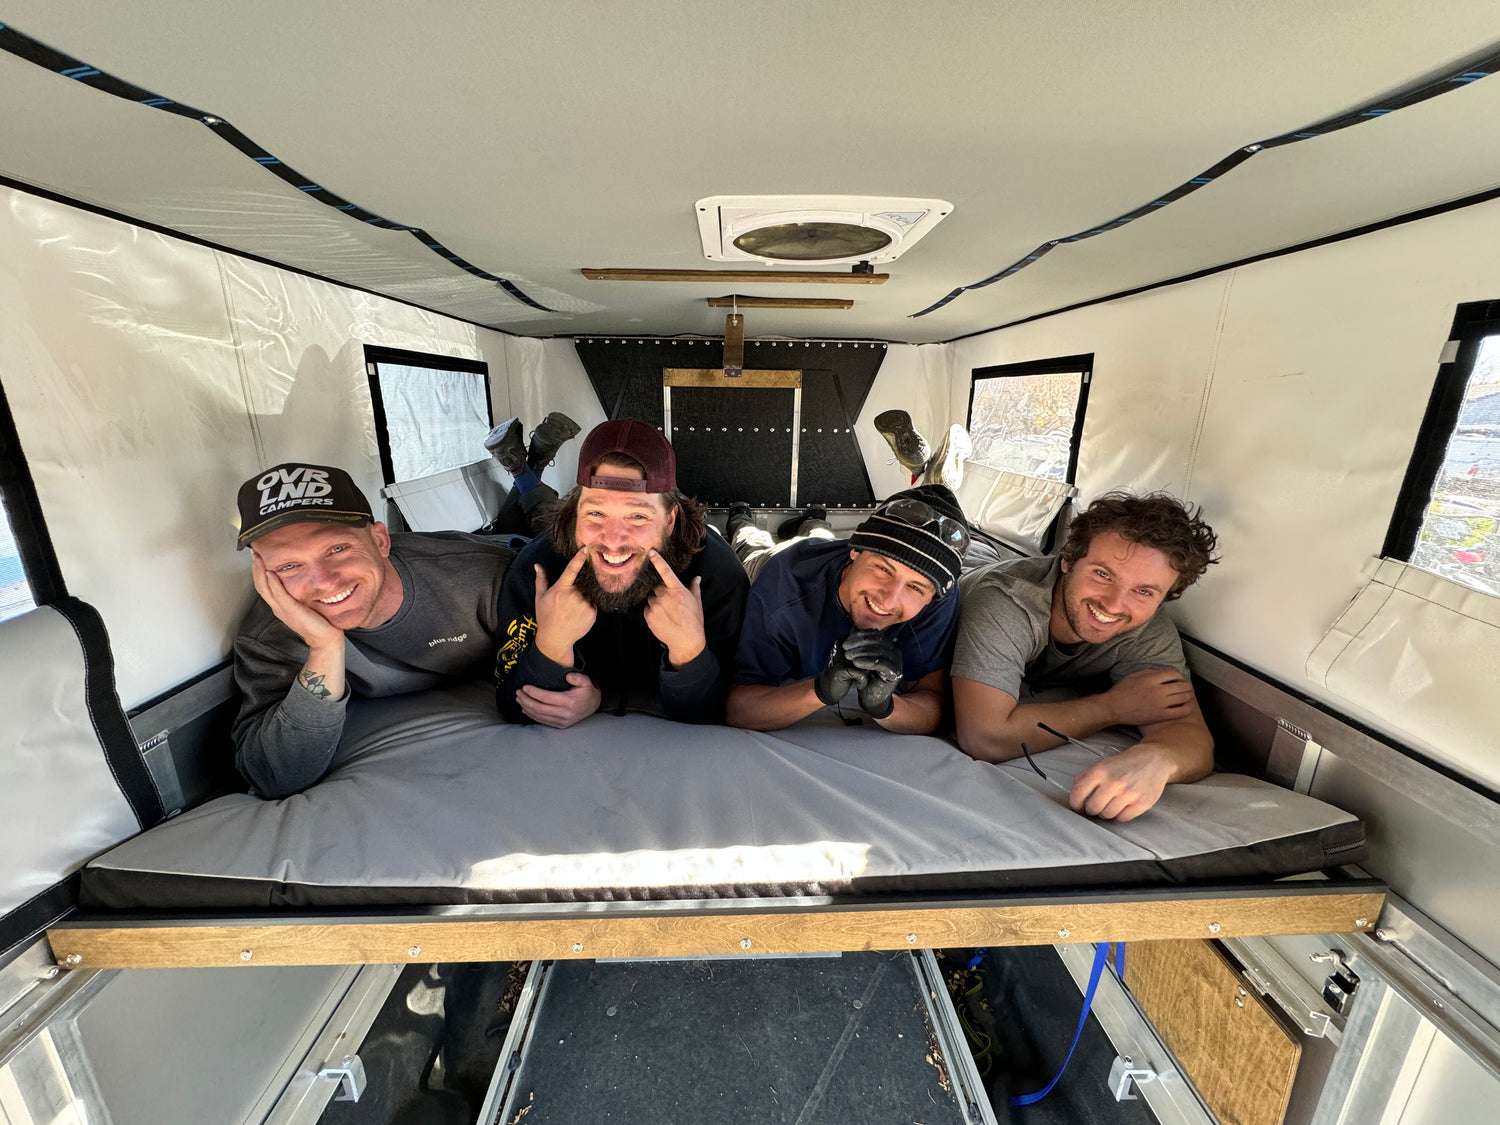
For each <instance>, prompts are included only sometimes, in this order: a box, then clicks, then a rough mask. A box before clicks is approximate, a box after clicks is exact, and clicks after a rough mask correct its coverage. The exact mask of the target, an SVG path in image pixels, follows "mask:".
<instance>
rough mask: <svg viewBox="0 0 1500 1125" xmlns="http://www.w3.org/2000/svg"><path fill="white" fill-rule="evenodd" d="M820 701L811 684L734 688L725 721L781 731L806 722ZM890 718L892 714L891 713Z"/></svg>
mask: <svg viewBox="0 0 1500 1125" xmlns="http://www.w3.org/2000/svg"><path fill="white" fill-rule="evenodd" d="M822 706H823V701H822V700H821V699H819V698H818V693H817V692H816V691H815V690H813V681H812V680H803V681H802V682H801V683H796V684H784V685H782V686H780V687H777V686H775V685H773V684H735V685H734V687H732V688H730V689H729V702H728V704H727V705H726V707H725V721H726V722H727V723H728V724H729V725H730V726H732V727H744V728H745V729H746V730H780V729H781V728H782V727H788V726H791V725H792V724H793V723H795V722H797V721H798V720H799V719H805V718H807V716H809V715H811V714H812V713H813V712H814V711H816V710H817V709H818V708H819V707H822ZM892 714H895V712H894V711H893V712H892Z"/></svg>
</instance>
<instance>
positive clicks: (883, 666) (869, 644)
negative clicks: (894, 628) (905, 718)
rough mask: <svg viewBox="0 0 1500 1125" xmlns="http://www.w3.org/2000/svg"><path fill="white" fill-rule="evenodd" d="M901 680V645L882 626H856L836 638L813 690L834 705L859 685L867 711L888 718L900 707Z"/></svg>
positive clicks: (823, 699)
mask: <svg viewBox="0 0 1500 1125" xmlns="http://www.w3.org/2000/svg"><path fill="white" fill-rule="evenodd" d="M900 683H901V648H900V646H899V645H897V644H896V642H895V641H893V640H892V639H891V638H890V637H888V636H886V635H885V634H884V633H882V632H881V631H880V630H878V629H856V630H854V632H852V633H850V634H849V635H848V636H847V637H842V638H840V639H839V640H838V641H836V642H834V646H833V652H832V654H831V655H830V656H829V658H828V664H827V665H826V666H825V667H824V668H823V670H822V671H821V672H819V673H818V675H817V678H816V679H815V680H814V681H813V691H815V692H816V693H817V696H818V698H819V699H820V700H821V701H822V702H824V703H827V704H830V705H832V704H835V703H838V702H839V700H841V699H843V698H844V696H845V695H847V694H848V692H849V689H850V688H855V689H857V690H858V693H859V705H860V707H861V708H862V709H863V710H864V711H865V713H866V714H868V715H870V716H871V717H872V718H875V719H885V718H889V717H890V714H891V712H892V711H894V710H895V709H896V699H895V696H896V688H897V686H898V685H899V684H900Z"/></svg>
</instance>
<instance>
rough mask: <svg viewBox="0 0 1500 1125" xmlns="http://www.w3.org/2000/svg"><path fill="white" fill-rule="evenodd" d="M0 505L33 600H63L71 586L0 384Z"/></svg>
mask: <svg viewBox="0 0 1500 1125" xmlns="http://www.w3.org/2000/svg"><path fill="white" fill-rule="evenodd" d="M0 502H3V503H4V506H5V515H6V516H7V517H8V518H9V520H10V530H11V534H12V535H14V536H15V540H16V548H17V552H18V553H19V554H20V556H21V568H22V569H23V570H24V571H25V572H26V581H27V583H28V584H29V585H30V587H31V599H32V601H33V602H35V603H36V604H37V605H39V606H43V605H52V604H54V603H56V602H58V601H61V600H62V599H63V598H65V597H67V596H68V587H67V584H66V583H65V582H64V581H63V574H62V567H61V565H59V563H58V561H57V550H56V548H54V547H53V545H52V536H51V535H50V534H48V532H47V521H46V518H45V516H44V515H43V514H42V502H41V499H40V498H39V497H38V496H37V491H36V482H35V481H33V480H32V477H31V466H30V465H28V464H27V462H26V452H25V450H23V449H22V448H21V438H20V435H19V433H18V432H17V431H16V421H15V417H14V416H13V415H12V414H11V410H10V400H9V399H8V398H7V397H6V394H5V387H4V384H0Z"/></svg>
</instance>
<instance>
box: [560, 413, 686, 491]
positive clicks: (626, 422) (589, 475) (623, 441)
mask: <svg viewBox="0 0 1500 1125" xmlns="http://www.w3.org/2000/svg"><path fill="white" fill-rule="evenodd" d="M611 453H623V454H624V455H625V456H626V457H629V458H630V459H631V460H633V461H636V462H638V463H639V464H640V466H641V468H642V469H644V470H645V471H646V479H645V480H629V479H623V480H622V479H621V478H620V477H598V476H595V475H594V470H595V469H597V468H598V467H599V462H600V461H602V460H604V458H605V457H606V456H608V455H609V454H611ZM578 483H579V484H581V485H583V487H585V488H607V489H609V490H610V491H612V492H675V491H677V454H676V453H675V452H673V450H672V443H671V442H669V441H668V440H667V439H666V438H665V437H663V436H662V434H661V433H660V432H659V431H658V430H657V429H656V428H655V427H654V426H648V425H646V423H645V422H642V421H641V420H640V419H639V418H616V419H614V420H613V421H610V422H600V423H599V425H597V426H595V427H594V428H593V429H592V430H590V431H589V436H588V437H586V438H584V439H583V449H581V450H580V451H579V453H578Z"/></svg>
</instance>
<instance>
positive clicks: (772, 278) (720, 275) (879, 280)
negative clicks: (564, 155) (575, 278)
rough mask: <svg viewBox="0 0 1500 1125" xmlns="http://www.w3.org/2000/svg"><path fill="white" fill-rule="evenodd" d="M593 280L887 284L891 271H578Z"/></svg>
mask: <svg viewBox="0 0 1500 1125" xmlns="http://www.w3.org/2000/svg"><path fill="white" fill-rule="evenodd" d="M578 272H579V273H581V274H583V276H584V277H586V278H588V279H589V280H590V281H692V282H701V281H711V282H713V283H714V284H715V285H727V284H734V285H789V284H790V285H883V284H884V283H885V282H886V281H888V280H889V279H890V276H891V275H890V274H888V273H848V272H845V273H815V272H813V271H812V270H615V269H593V268H586V269H581V270H579V271H578Z"/></svg>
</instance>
